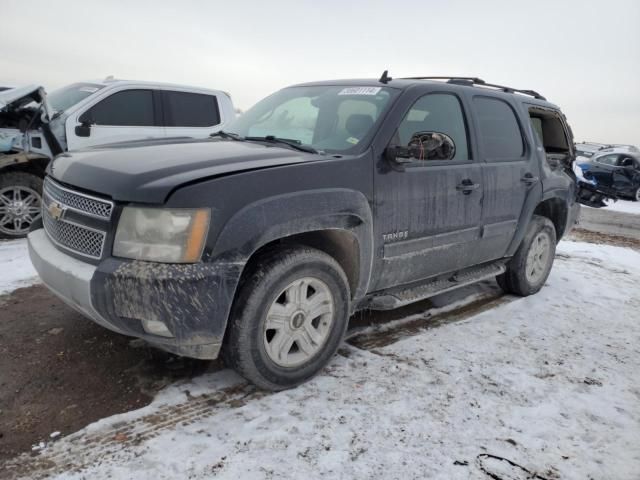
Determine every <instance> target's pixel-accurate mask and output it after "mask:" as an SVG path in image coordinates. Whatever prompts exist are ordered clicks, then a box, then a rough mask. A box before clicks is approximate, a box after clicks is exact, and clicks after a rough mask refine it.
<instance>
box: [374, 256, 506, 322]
mask: <svg viewBox="0 0 640 480" xmlns="http://www.w3.org/2000/svg"><path fill="white" fill-rule="evenodd" d="M505 270H506V267H505V265H504V262H499V263H491V264H488V265H480V266H476V267H471V268H467V269H465V270H460V271H459V272H455V273H453V274H448V275H444V276H440V277H437V278H435V279H432V280H430V281H427V282H426V283H421V284H419V285H414V286H412V287H406V286H404V287H399V288H394V289H392V290H387V291H386V292H383V293H380V294H374V295H373V296H371V297H369V298H367V299H366V300H365V302H364V304H363V305H362V308H366V309H369V310H393V309H395V308H399V307H403V306H405V305H408V304H410V303H414V302H418V301H420V300H425V299H427V298H429V297H433V296H434V295H438V294H440V293H444V292H448V291H449V290H454V289H456V288H459V287H464V286H465V285H471V284H472V283H476V282H478V281H480V280H485V279H487V278H493V277H495V276H497V275H500V274H501V273H504V271H505Z"/></svg>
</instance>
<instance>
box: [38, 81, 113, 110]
mask: <svg viewBox="0 0 640 480" xmlns="http://www.w3.org/2000/svg"><path fill="white" fill-rule="evenodd" d="M101 88H104V85H96V84H94V83H74V84H73V85H68V86H66V87H62V88H59V89H58V90H54V91H53V92H51V93H49V94H47V99H48V100H49V105H51V108H52V109H53V111H54V112H56V113H57V112H64V111H65V110H66V109H67V108H70V107H72V106H74V105H75V104H76V103H78V102H80V101H82V100H84V99H85V98H87V97H88V96H89V95H93V94H94V93H96V92H97V91H98V90H100V89H101Z"/></svg>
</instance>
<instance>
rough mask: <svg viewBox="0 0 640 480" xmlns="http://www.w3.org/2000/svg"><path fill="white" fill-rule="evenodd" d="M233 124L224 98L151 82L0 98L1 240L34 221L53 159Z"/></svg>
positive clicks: (25, 91) (15, 91)
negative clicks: (95, 147) (57, 156)
mask: <svg viewBox="0 0 640 480" xmlns="http://www.w3.org/2000/svg"><path fill="white" fill-rule="evenodd" d="M234 118H235V111H234V107H233V103H232V101H231V97H230V96H229V94H228V93H226V92H222V91H219V90H209V89H204V88H195V87H187V86H183V85H171V84H164V83H155V82H140V81H130V80H116V79H113V78H111V77H110V78H107V79H105V80H102V81H91V82H80V83H74V84H72V85H69V86H66V87H63V88H61V89H59V90H56V91H53V92H51V93H49V94H46V93H45V91H44V89H43V88H42V87H40V86H37V85H30V86H26V87H20V88H11V89H5V90H2V91H0V237H5V238H16V237H22V236H24V235H25V234H26V233H27V232H28V231H29V227H30V226H31V224H32V223H33V222H34V221H35V220H36V219H37V218H38V217H39V216H40V209H41V197H40V193H41V190H42V178H43V176H44V172H45V169H46V166H47V164H48V163H49V161H50V160H51V159H52V158H53V157H54V156H55V155H57V154H59V153H62V152H65V151H70V150H78V149H83V148H87V147H94V146H97V145H104V144H109V143H117V142H127V141H132V140H144V139H150V138H170V137H192V138H205V137H207V136H209V135H211V134H212V133H215V132H217V131H218V130H220V129H222V128H223V127H224V125H225V124H227V123H228V122H229V121H231V120H233V119H234Z"/></svg>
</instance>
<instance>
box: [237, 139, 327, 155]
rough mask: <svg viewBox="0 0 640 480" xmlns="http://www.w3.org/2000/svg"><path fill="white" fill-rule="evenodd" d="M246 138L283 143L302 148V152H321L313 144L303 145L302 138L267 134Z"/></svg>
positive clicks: (297, 148)
mask: <svg viewBox="0 0 640 480" xmlns="http://www.w3.org/2000/svg"><path fill="white" fill-rule="evenodd" d="M244 139H245V140H249V141H254V142H268V143H281V144H283V145H288V146H289V147H292V148H295V149H296V150H300V151H301V152H307V153H319V152H318V150H316V149H315V148H313V147H312V146H310V145H303V144H302V142H301V141H300V140H295V139H293V138H280V137H276V136H274V135H267V136H265V137H244Z"/></svg>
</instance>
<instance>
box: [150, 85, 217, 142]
mask: <svg viewBox="0 0 640 480" xmlns="http://www.w3.org/2000/svg"><path fill="white" fill-rule="evenodd" d="M162 99H163V101H162V105H163V110H164V125H165V134H166V136H168V137H192V138H206V137H208V136H209V135H211V134H212V133H213V132H216V131H217V130H219V129H220V124H221V119H220V109H219V105H218V98H217V97H216V96H215V95H211V94H204V93H193V92H184V91H176V90H162Z"/></svg>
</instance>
